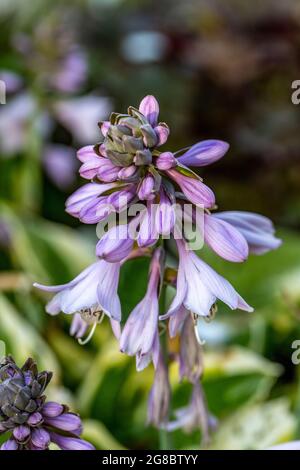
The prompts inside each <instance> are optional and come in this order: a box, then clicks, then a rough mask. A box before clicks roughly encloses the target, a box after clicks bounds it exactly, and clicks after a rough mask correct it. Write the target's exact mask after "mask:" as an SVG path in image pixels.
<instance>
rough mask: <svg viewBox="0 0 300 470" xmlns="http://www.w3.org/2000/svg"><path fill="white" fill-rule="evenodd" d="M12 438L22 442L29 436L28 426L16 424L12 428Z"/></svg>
mask: <svg viewBox="0 0 300 470" xmlns="http://www.w3.org/2000/svg"><path fill="white" fill-rule="evenodd" d="M13 436H14V438H15V439H16V440H17V441H19V442H24V441H26V439H27V438H28V436H30V429H29V427H28V426H24V425H21V426H18V427H16V428H15V429H14V430H13Z"/></svg>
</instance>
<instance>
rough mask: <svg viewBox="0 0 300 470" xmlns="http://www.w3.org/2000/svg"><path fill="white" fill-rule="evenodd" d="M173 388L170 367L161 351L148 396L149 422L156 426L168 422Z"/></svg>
mask: <svg viewBox="0 0 300 470" xmlns="http://www.w3.org/2000/svg"><path fill="white" fill-rule="evenodd" d="M170 396H171V389H170V383H169V377H168V368H167V365H166V363H165V360H164V357H163V354H162V352H160V353H159V358H158V361H157V366H156V370H155V376H154V382H153V385H152V388H151V391H150V394H149V398H148V423H149V424H150V423H151V424H152V425H153V426H156V427H161V426H162V425H164V424H167V421H168V416H169V405H170Z"/></svg>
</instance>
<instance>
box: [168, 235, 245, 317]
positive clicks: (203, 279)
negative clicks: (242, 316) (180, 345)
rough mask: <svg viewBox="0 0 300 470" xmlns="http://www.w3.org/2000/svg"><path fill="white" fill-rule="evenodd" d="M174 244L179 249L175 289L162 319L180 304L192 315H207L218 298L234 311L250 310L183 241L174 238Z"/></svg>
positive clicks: (228, 285) (178, 309)
mask: <svg viewBox="0 0 300 470" xmlns="http://www.w3.org/2000/svg"><path fill="white" fill-rule="evenodd" d="M176 243H177V247H178V251H179V267H178V275H177V292H176V295H175V297H174V299H173V301H172V303H171V305H170V307H169V310H168V312H167V313H166V314H165V315H163V316H162V317H161V319H165V318H168V317H169V316H171V315H176V314H177V313H178V311H180V308H181V307H182V306H184V307H185V308H186V309H187V310H190V311H191V312H193V313H194V314H195V315H198V316H205V317H206V316H209V315H210V312H211V308H212V307H213V306H214V304H215V302H216V301H217V299H219V300H222V302H224V303H226V304H227V305H228V306H229V307H230V308H231V309H233V310H234V309H237V308H239V309H241V310H246V311H248V312H252V311H253V309H252V307H250V306H249V305H248V304H247V303H246V302H245V300H244V299H243V298H242V297H241V296H240V295H239V294H238V293H237V292H236V291H235V289H234V288H233V287H232V285H231V284H230V283H229V282H228V281H227V280H226V279H224V278H223V277H222V276H220V275H219V274H217V273H216V272H215V271H214V270H213V269H212V268H211V267H210V266H208V265H207V264H206V263H205V262H204V261H202V260H201V259H200V258H199V257H198V256H197V255H196V254H195V253H194V252H192V251H188V249H187V245H186V243H185V242H184V241H183V240H176Z"/></svg>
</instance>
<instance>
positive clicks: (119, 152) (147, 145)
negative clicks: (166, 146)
mask: <svg viewBox="0 0 300 470" xmlns="http://www.w3.org/2000/svg"><path fill="white" fill-rule="evenodd" d="M158 113H159V106H158V102H157V101H156V99H155V98H154V97H153V96H146V97H145V98H144V99H143V100H142V102H141V104H140V107H139V110H138V109H136V108H134V107H132V106H130V107H129V108H128V114H117V113H113V114H112V115H111V117H110V121H109V123H108V122H107V121H105V122H103V123H100V128H101V131H102V134H103V135H104V142H103V146H104V148H105V151H106V154H107V157H108V158H109V159H110V160H111V161H112V162H113V163H114V164H115V165H117V166H125V167H126V166H130V165H131V164H133V163H134V164H135V165H136V166H144V165H150V164H151V163H152V151H153V150H154V149H155V148H156V147H158V146H159V145H162V144H163V143H165V142H166V140H167V137H168V134H169V129H168V126H167V125H166V124H164V123H160V124H158V123H157V120H158Z"/></svg>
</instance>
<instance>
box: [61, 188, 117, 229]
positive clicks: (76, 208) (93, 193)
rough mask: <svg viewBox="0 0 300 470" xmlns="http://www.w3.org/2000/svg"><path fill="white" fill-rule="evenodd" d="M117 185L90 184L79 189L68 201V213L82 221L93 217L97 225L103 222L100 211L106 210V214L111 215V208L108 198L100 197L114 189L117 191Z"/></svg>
mask: <svg viewBox="0 0 300 470" xmlns="http://www.w3.org/2000/svg"><path fill="white" fill-rule="evenodd" d="M117 188H118V184H117V183H105V184H97V183H88V184H85V185H84V186H82V187H81V188H79V189H77V191H75V192H74V193H73V194H72V195H71V196H70V197H69V198H68V199H67V201H66V211H67V212H68V214H70V215H73V217H78V218H79V219H82V218H83V217H85V216H86V217H85V218H87V216H88V215H89V214H91V215H93V217H94V218H95V222H92V221H91V222H86V223H96V222H99V220H101V214H100V209H102V210H103V208H104V209H105V211H104V214H106V215H108V214H109V207H108V202H107V198H106V197H103V196H102V197H99V196H101V195H102V194H103V193H105V192H107V191H110V190H112V189H117Z"/></svg>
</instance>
